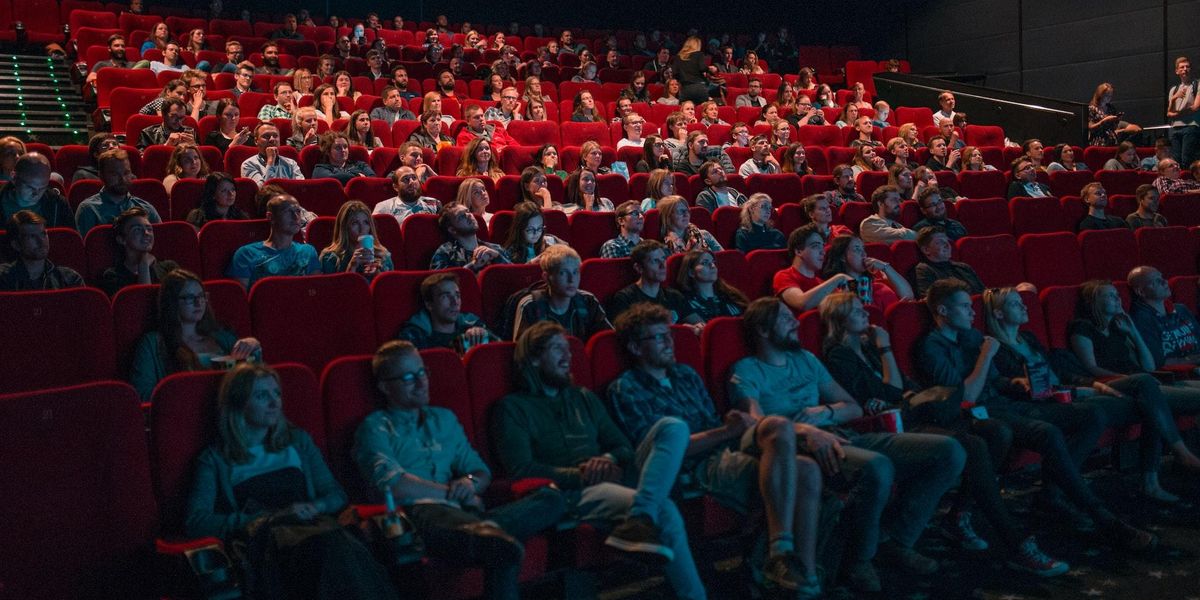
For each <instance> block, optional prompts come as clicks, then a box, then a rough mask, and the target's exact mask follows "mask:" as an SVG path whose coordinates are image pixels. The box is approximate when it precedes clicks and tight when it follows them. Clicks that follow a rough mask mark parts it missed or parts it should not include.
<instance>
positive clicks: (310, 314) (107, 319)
mask: <svg viewBox="0 0 1200 600" xmlns="http://www.w3.org/2000/svg"><path fill="white" fill-rule="evenodd" d="M419 217H423V215H422V216H419ZM413 218H418V217H413ZM415 222H416V223H419V224H422V225H424V226H427V227H432V226H433V223H432V220H431V219H419V220H418V221H415ZM597 224H599V223H597ZM328 225H329V224H328V223H325V224H324V225H323V228H324V229H325V230H326V231H327V230H328ZM265 228H266V225H265V223H263V222H253V221H251V222H218V223H213V224H210V225H208V226H206V227H205V229H204V230H203V231H202V234H201V245H200V251H199V252H197V251H196V249H195V247H194V246H193V247H192V253H191V254H190V255H189V254H181V253H175V252H169V253H168V252H162V253H161V254H160V257H164V258H172V259H174V260H177V261H178V262H180V264H181V265H182V266H183V267H185V268H188V269H192V270H195V271H197V272H202V273H204V274H205V276H206V277H207V278H208V279H209V280H210V281H208V282H207V283H206V286H207V287H208V289H209V291H210V293H211V294H212V296H213V300H212V302H213V306H214V307H215V310H216V313H217V314H218V315H219V316H220V317H221V319H222V320H224V321H226V322H228V323H229V324H230V325H231V326H232V327H234V328H235V330H237V331H238V332H239V333H242V334H248V333H250V332H253V333H254V334H255V335H256V336H257V337H259V338H260V339H262V341H263V345H264V347H265V351H266V358H267V360H269V361H272V362H276V361H298V362H303V363H305V364H307V365H309V366H311V367H313V368H314V369H320V368H321V367H322V366H323V365H325V364H327V363H328V362H329V361H330V360H332V359H333V358H335V357H337V356H340V355H343V354H354V353H362V352H368V351H369V349H370V347H371V346H372V345H374V344H376V343H381V342H382V341H384V340H387V339H391V338H393V337H394V336H395V335H396V332H397V331H398V330H399V327H400V325H401V324H402V323H403V322H404V321H406V320H407V319H408V318H409V317H410V316H411V315H412V314H413V313H414V312H416V310H417V309H418V308H419V306H420V302H419V299H418V293H417V290H418V287H419V284H420V281H421V280H422V279H424V278H425V277H426V276H427V275H429V274H430V272H429V271H426V270H423V269H422V266H423V265H422V266H414V265H411V264H409V265H408V268H409V269H411V270H407V271H396V272H389V273H385V274H382V275H380V276H378V277H377V278H376V279H375V280H374V281H373V282H372V283H370V284H368V283H367V281H366V280H365V279H363V278H362V277H361V276H359V275H356V274H352V273H343V274H338V275H330V276H311V277H303V278H268V279H265V280H263V281H260V282H258V283H256V284H255V286H254V288H253V289H252V290H251V291H250V294H249V298H248V300H247V297H246V295H245V292H244V291H243V290H242V289H241V288H240V287H239V286H237V284H236V283H233V282H231V281H227V280H220V279H221V278H222V277H223V273H222V270H223V269H224V267H225V264H226V262H224V261H227V260H228V258H229V257H230V256H231V255H232V252H233V250H234V249H236V248H237V247H239V246H240V245H242V244H244V243H248V242H250V241H254V240H257V239H262V238H263V237H264V236H265ZM158 230H159V231H160V232H161V231H165V229H164V226H159V228H158ZM256 230H257V231H256ZM101 231H103V230H101ZM412 231H413V228H411V227H409V225H408V223H407V222H406V227H405V233H406V234H410V233H412ZM239 234H241V237H237V236H238V235H239ZM104 236H111V232H106V233H105V234H103V235H102V236H101V237H100V238H99V239H101V240H103V239H104ZM381 237H382V236H381ZM416 237H417V236H415V235H411V236H408V235H406V237H405V239H404V242H403V244H402V245H400V246H397V247H396V250H395V251H397V253H398V256H402V257H403V258H404V259H406V260H409V259H413V258H416V259H417V260H418V261H419V260H423V261H425V262H424V265H427V264H428V254H425V253H431V252H432V250H433V248H432V247H427V248H424V252H425V253H422V252H421V250H419V249H417V248H413V247H412V242H411V241H410V239H411V238H416ZM160 239H161V238H160ZM178 239H187V238H186V236H180V237H179V238H178ZM1198 239H1200V228H1193V229H1192V230H1190V231H1189V230H1187V229H1185V228H1182V227H1170V228H1161V229H1141V230H1138V231H1137V232H1136V233H1135V232H1130V231H1127V230H1110V231H1088V232H1083V233H1080V234H1078V236H1076V235H1075V234H1070V233H1066V232H1059V233H1046V234H1030V235H1026V236H1022V237H1021V238H1020V239H1015V238H1013V237H1012V236H1008V235H997V236H979V237H967V238H962V239H960V240H959V241H958V242H957V244H956V259H957V260H962V261H964V262H967V263H968V264H971V265H972V266H974V268H975V269H976V271H977V272H978V274H979V276H980V278H981V279H982V281H983V282H984V284H985V285H989V286H1003V285H1016V284H1017V283H1020V282H1022V281H1028V282H1031V283H1033V284H1034V285H1036V286H1038V288H1039V289H1043V290H1045V289H1048V288H1051V287H1061V286H1071V285H1076V284H1078V283H1079V282H1082V281H1085V280H1087V279H1091V278H1104V279H1123V278H1124V277H1125V275H1126V274H1127V273H1128V271H1129V270H1130V269H1131V268H1133V267H1134V266H1136V265H1138V264H1152V265H1155V266H1156V267H1158V268H1159V269H1160V270H1162V272H1163V273H1164V275H1166V276H1167V277H1171V278H1179V277H1185V278H1186V277H1194V276H1195V275H1196V274H1197V270H1196V248H1197V240H1198ZM89 240H91V236H89ZM429 241H430V242H431V243H432V242H435V241H437V240H429ZM95 247H96V248H97V250H99V251H100V252H101V255H103V248H104V246H101V245H100V244H97V245H96V246H95ZM867 251H868V254H870V255H871V256H873V257H875V258H879V259H880V260H885V261H889V262H891V263H892V264H893V266H895V267H896V268H897V270H899V271H900V272H901V273H906V272H908V271H909V270H911V268H912V267H913V266H915V265H916V264H917V262H918V260H919V258H918V257H919V253H918V250H917V249H916V246H915V243H913V242H897V243H895V244H892V245H891V246H890V247H889V246H887V245H884V244H868V248H867ZM109 256H111V255H109ZM1048 257H1053V259H1052V260H1048ZM680 259H681V257H680V256H675V257H673V258H672V259H671V260H670V261H669V269H670V272H671V274H672V276H673V275H674V273H675V272H676V271H675V269H677V268H678V264H679V260H680ZM716 259H717V261H718V267H719V271H720V273H721V274H722V277H723V278H725V279H726V280H727V281H729V282H730V283H731V284H732V285H734V286H736V287H737V288H739V289H741V290H742V291H743V292H744V293H745V294H746V295H747V296H748V297H750V298H752V299H753V298H758V297H761V296H764V295H769V294H770V293H771V288H770V286H771V278H772V276H773V275H774V273H775V272H776V271H778V270H779V269H782V268H785V267H786V266H787V265H788V263H789V260H788V257H787V252H786V251H785V250H756V251H753V252H750V253H749V254H746V255H743V254H742V253H740V252H738V251H736V250H726V251H722V252H718V253H716ZM218 261H219V262H218ZM214 262H216V263H217V264H214ZM109 264H111V263H109ZM88 265H89V269H91V270H90V271H89V273H90V275H91V276H92V277H93V278H94V276H95V274H96V271H97V270H98V269H99V268H100V267H103V266H104V265H102V264H100V265H96V264H92V263H88ZM402 268H403V267H402ZM458 273H459V274H460V277H459V279H460V285H461V287H462V290H463V309H464V310H466V311H469V312H474V313H476V314H479V315H480V316H482V317H483V318H484V319H485V320H486V321H487V322H489V323H497V322H499V320H500V317H501V315H500V310H501V307H502V305H503V299H504V298H507V297H508V296H509V295H510V294H511V293H512V292H515V291H516V290H519V289H521V288H523V287H525V286H527V285H529V284H530V283H531V282H533V281H535V280H537V279H538V278H539V277H540V276H541V272H540V270H539V268H538V267H537V266H536V265H493V266H491V267H488V268H487V269H484V270H483V271H482V272H481V273H480V274H479V276H478V280H476V278H475V277H473V276H471V274H470V273H469V272H467V271H463V270H459V271H458ZM635 278H636V274H635V272H634V270H633V269H632V266H631V265H630V264H629V259H627V258H623V259H602V258H591V259H587V260H585V261H584V262H583V267H582V269H581V282H580V287H581V288H582V289H586V290H588V291H590V292H591V293H593V294H595V295H596V296H597V298H599V299H600V300H601V301H604V300H606V299H607V298H608V297H609V296H611V295H612V294H613V293H615V292H616V291H617V290H619V289H620V288H622V287H624V286H625V285H628V284H629V283H631V282H632V281H633V280H634V279H635ZM1185 287H1186V286H1185ZM1193 287H1194V286H1193ZM1185 292H1187V290H1186V289H1182V290H1181V292H1180V293H1181V296H1180V299H1181V300H1182V301H1183V302H1185V303H1189V304H1194V303H1195V293H1194V290H1193V293H1191V294H1186V293H1185ZM154 295H155V288H154V286H134V287H131V288H127V289H124V290H122V291H121V292H119V293H118V294H117V296H116V297H115V298H114V299H112V301H111V302H110V300H109V299H108V298H107V297H105V296H104V294H102V293H101V292H99V291H98V290H95V289H92V288H85V289H76V290H65V291H61V292H24V293H7V294H0V315H3V316H2V317H0V322H2V323H4V330H5V331H7V332H10V333H11V334H12V335H11V336H10V337H11V339H21V340H28V341H27V342H26V343H27V344H34V345H36V346H37V348H29V347H28V346H25V347H26V348H27V350H28V351H27V352H24V353H23V354H22V355H21V356H16V357H14V358H13V360H10V361H5V363H4V364H3V365H0V369H2V370H3V371H2V373H0V374H2V375H3V376H0V381H3V382H6V383H5V385H17V386H21V388H20V389H37V388H40V387H47V386H49V385H53V384H54V382H56V381H62V382H72V383H73V382H81V381H92V380H96V379H103V378H107V377H113V376H114V375H119V374H123V373H125V372H126V371H127V366H128V365H127V361H128V360H129V355H130V352H129V350H130V349H131V348H132V345H133V344H134V343H135V342H136V340H137V339H138V337H140V335H141V334H142V333H143V332H144V331H146V330H147V329H148V328H150V327H151V326H152V323H153V319H154V310H153V307H154ZM483 298H487V299H488V301H487V302H486V303H485V302H483V301H482V299H483ZM1039 319H1040V317H1039V318H1035V320H1039ZM79 323H88V324H89V326H88V327H87V328H86V329H87V331H86V332H84V331H79V327H78V324H79ZM297 323H304V324H306V325H305V326H304V327H299V328H298V327H296V324H297ZM1057 326H1059V323H1058V322H1057V321H1047V322H1046V328H1045V330H1044V331H1049V330H1051V329H1053V328H1054V327H1057ZM314 327H315V328H317V329H316V330H314ZM1039 328H1040V327H1039ZM322 331H324V332H329V335H324V334H322V333H321V332H322ZM48 333H49V335H48ZM47 356H54V357H55V358H56V360H47ZM63 364H72V365H80V368H79V369H77V370H74V371H73V372H72V373H70V374H69V375H66V376H67V377H69V379H66V380H64V379H63V378H64V376H65V375H64V373H61V372H60V371H61V368H60V365H63Z"/></svg>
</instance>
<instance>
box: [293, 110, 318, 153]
mask: <svg viewBox="0 0 1200 600" xmlns="http://www.w3.org/2000/svg"><path fill="white" fill-rule="evenodd" d="M320 119H321V113H319V112H317V109H315V108H313V107H311V106H304V107H301V108H297V109H296V113H295V114H293V115H292V135H291V137H289V138H288V139H287V140H286V142H287V145H289V146H291V147H292V148H295V149H296V152H297V153H298V152H300V151H301V150H303V149H304V147H305V146H316V145H318V144H319V143H320V141H321V134H320V133H318V132H319V131H320V126H319V124H318V121H319V120H320Z"/></svg>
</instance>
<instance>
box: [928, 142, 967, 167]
mask: <svg viewBox="0 0 1200 600" xmlns="http://www.w3.org/2000/svg"><path fill="white" fill-rule="evenodd" d="M961 159H962V151H961V150H959V149H958V148H954V149H950V144H949V139H947V138H946V137H944V136H940V135H935V136H933V137H931V138H929V160H928V161H926V162H925V166H926V167H929V169H930V170H932V171H953V170H954V167H955V166H956V165H958V163H959V161H960V160H961Z"/></svg>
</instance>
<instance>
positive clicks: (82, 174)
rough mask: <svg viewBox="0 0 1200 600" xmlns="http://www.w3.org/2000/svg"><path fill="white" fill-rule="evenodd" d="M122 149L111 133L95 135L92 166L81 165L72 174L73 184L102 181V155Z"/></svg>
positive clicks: (90, 147)
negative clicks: (86, 180)
mask: <svg viewBox="0 0 1200 600" xmlns="http://www.w3.org/2000/svg"><path fill="white" fill-rule="evenodd" d="M120 148H121V142H120V141H118V140H117V138H116V136H114V135H113V134H111V133H97V134H96V135H93V136H92V137H91V138H90V139H88V158H89V159H91V162H90V164H81V165H79V166H78V167H77V168H76V169H75V172H74V173H72V174H71V183H75V182H76V181H79V180H80V179H100V155H101V154H103V153H105V152H107V151H109V150H119V149H120ZM17 158H20V156H18V157H17ZM14 168H15V164H14Z"/></svg>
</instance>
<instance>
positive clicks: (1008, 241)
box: [955, 235, 1025, 286]
mask: <svg viewBox="0 0 1200 600" xmlns="http://www.w3.org/2000/svg"><path fill="white" fill-rule="evenodd" d="M955 247H956V249H957V252H958V260H961V261H963V262H965V263H967V264H969V265H971V267H973V268H974V269H975V273H976V274H977V275H979V279H980V281H982V282H983V284H984V285H987V286H1012V285H1017V284H1018V283H1021V282H1022V281H1024V280H1025V273H1024V271H1023V270H1022V268H1021V252H1020V250H1019V249H1018V248H1017V240H1016V238H1014V237H1013V236H1011V235H991V236H967V237H964V238H961V239H959V240H958V241H957V242H955Z"/></svg>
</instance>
